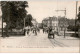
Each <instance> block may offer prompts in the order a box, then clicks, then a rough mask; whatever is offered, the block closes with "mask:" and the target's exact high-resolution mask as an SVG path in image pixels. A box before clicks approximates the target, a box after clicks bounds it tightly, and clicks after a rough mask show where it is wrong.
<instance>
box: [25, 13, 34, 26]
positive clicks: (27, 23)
mask: <svg viewBox="0 0 80 54" xmlns="http://www.w3.org/2000/svg"><path fill="white" fill-rule="evenodd" d="M32 19H33V17H32V15H31V14H28V15H27V16H26V26H32V22H31V21H32Z"/></svg>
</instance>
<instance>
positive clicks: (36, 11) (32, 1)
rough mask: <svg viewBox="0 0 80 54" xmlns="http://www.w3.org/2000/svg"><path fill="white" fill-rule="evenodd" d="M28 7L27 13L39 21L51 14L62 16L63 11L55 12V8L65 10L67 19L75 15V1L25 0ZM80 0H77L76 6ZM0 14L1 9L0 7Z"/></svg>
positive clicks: (79, 3) (79, 4)
mask: <svg viewBox="0 0 80 54" xmlns="http://www.w3.org/2000/svg"><path fill="white" fill-rule="evenodd" d="M27 1H28V5H29V7H28V8H26V10H27V11H28V14H31V15H32V17H33V18H34V19H36V20H37V21H38V22H39V23H41V22H42V20H43V19H44V18H47V17H53V16H56V17H57V16H64V11H59V12H56V11H55V10H65V8H66V17H67V18H69V19H75V16H76V1H69V0H68V1H59V0H55V1H54V0H27ZM79 6H80V1H78V7H79ZM0 15H2V14H1V9H0Z"/></svg>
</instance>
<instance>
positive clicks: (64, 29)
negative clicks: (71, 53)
mask: <svg viewBox="0 0 80 54" xmlns="http://www.w3.org/2000/svg"><path fill="white" fill-rule="evenodd" d="M56 11H57V12H58V11H63V12H64V14H65V18H66V8H65V10H56ZM65 21H66V20H65ZM65 30H66V28H65V23H64V38H65Z"/></svg>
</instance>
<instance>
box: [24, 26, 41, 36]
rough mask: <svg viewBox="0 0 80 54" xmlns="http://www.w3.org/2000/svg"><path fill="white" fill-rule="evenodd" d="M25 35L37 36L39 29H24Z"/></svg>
mask: <svg viewBox="0 0 80 54" xmlns="http://www.w3.org/2000/svg"><path fill="white" fill-rule="evenodd" d="M24 30H25V35H26V34H27V35H30V34H32V33H33V34H35V35H37V32H40V29H39V28H38V27H35V26H34V27H28V26H27V27H25V29H24Z"/></svg>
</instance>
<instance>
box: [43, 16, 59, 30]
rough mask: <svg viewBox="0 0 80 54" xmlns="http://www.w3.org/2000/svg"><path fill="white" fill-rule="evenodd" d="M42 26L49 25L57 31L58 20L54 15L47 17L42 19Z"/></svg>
mask: <svg viewBox="0 0 80 54" xmlns="http://www.w3.org/2000/svg"><path fill="white" fill-rule="evenodd" d="M42 24H43V27H50V26H52V28H53V29H54V30H55V31H57V29H58V20H57V18H56V17H48V18H45V19H44V20H43V21H42Z"/></svg>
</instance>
